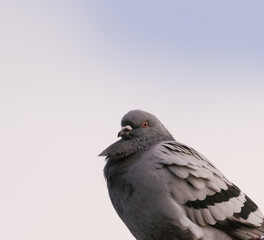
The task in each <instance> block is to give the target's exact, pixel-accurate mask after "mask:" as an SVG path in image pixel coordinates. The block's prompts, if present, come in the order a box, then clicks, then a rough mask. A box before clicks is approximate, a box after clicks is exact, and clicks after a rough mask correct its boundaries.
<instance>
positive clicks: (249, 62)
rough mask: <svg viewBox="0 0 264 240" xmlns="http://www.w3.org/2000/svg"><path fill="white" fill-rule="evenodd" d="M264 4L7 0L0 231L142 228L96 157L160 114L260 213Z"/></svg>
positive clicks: (74, 235) (1, 21) (0, 94)
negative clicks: (128, 218)
mask: <svg viewBox="0 0 264 240" xmlns="http://www.w3.org/2000/svg"><path fill="white" fill-rule="evenodd" d="M263 7H264V2H263V1H260V0H256V1H244V0H239V1H238V0H232V1H230V0H228V1H227V0H223V1H205V0H201V1H194V0H190V1H177V0H176V1H175V0H174V1H172V0H171V1H170V0H168V1H155V0H154V1H148V0H146V1H145V0H143V1H138V0H136V1H132V2H131V1H120V0H113V1H105V0H96V1H95V0H94V1H92V0H91V1H89V0H88V1H82V0H77V1H59V0H55V1H50V0H45V1H43V0H40V1H30V0H28V1H27V0H19V1H18V0H13V1H1V3H0V35H1V38H0V52H1V54H0V68H1V71H0V114H1V115H0V145H1V148H0V213H1V214H0V239H5V240H17V239H20V240H35V239H38V240H46V239H49V240H71V239H79V240H87V239H116V240H123V239H127V240H133V239H134V238H133V236H132V235H131V234H130V232H129V231H128V230H127V228H126V226H125V225H124V224H123V223H122V221H121V220H120V219H119V217H118V216H117V214H116V213H115V211H114V209H113V207H112V205H111V202H110V200H109V197H108V193H107V188H106V184H105V180H104V176H103V167H104V164H105V160H104V159H103V158H102V157H98V154H99V153H100V152H101V151H103V150H104V149H105V148H106V147H107V146H108V145H110V144H111V143H113V142H114V141H116V140H117V133H118V131H119V130H120V121H121V118H122V116H123V115H124V114H125V113H127V112H128V111H129V110H132V109H142V110H145V111H149V112H151V113H153V114H154V115H156V116H157V117H158V118H159V119H160V120H161V121H162V122H163V123H164V125H165V126H166V127H167V128H168V129H169V130H170V132H171V133H172V134H173V136H174V137H175V138H176V139H177V140H178V141H180V142H183V143H185V144H187V145H189V146H192V147H194V148H195V149H196V150H198V151H199V152H201V153H202V154H203V155H205V156H207V157H208V158H209V159H210V160H211V161H212V162H213V163H214V164H215V165H216V166H217V167H218V168H219V169H220V170H221V171H222V172H223V173H224V174H225V176H226V177H227V178H228V179H229V180H231V181H233V182H234V183H235V184H236V185H238V186H239V187H240V188H241V189H242V190H243V191H244V192H246V193H247V194H248V195H249V196H250V197H251V198H252V199H253V200H254V201H255V202H256V203H257V204H258V205H259V207H260V208H261V209H262V210H263V211H264V202H263V197H264V191H263V188H262V182H263V180H262V174H263V168H264V163H263V161H264V152H263V135H264V125H263V122H264V105H263V103H264V94H263V92H264V68H263V64H264V45H263V43H264V31H263V29H264V15H263Z"/></svg>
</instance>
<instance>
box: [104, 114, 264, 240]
mask: <svg viewBox="0 0 264 240" xmlns="http://www.w3.org/2000/svg"><path fill="white" fill-rule="evenodd" d="M121 125H122V126H121V127H122V128H121V131H120V132H119V133H118V137H120V139H119V140H118V141H116V142H115V143H113V144H112V145H110V146H109V147H108V148H106V149H105V150H104V151H103V152H102V153H101V154H100V155H99V156H104V157H105V158H106V164H105V167H104V175H105V179H106V182H107V188H108V192H109V196H110V199H111V202H112V204H113V207H114V208H115V210H116V212H117V214H118V215H119V217H120V218H121V219H122V221H123V222H124V223H125V225H126V226H127V228H128V229H129V230H130V232H131V233H132V235H133V236H134V237H135V238H136V239H137V240H186V239H188V240H190V239H191V240H194V239H201V240H231V239H244V240H257V239H264V224H263V218H264V216H263V214H262V213H261V211H260V210H259V208H258V206H257V205H256V204H255V203H254V202H253V201H252V200H251V199H250V198H249V197H248V196H247V195H246V194H245V193H243V192H242V191H241V190H240V189H239V188H238V187H237V186H236V185H235V184H233V183H232V182H230V181H229V180H228V179H227V178H226V177H225V176H224V175H223V174H222V173H221V172H220V171H219V170H218V169H217V168H216V167H215V166H214V165H213V164H212V163H211V162H210V161H209V160H208V159H207V158H206V157H204V156H203V155H202V154H200V153H199V152H197V151H196V150H194V149H193V148H191V147H189V146H187V145H185V144H182V143H180V142H178V141H176V140H175V139H174V138H173V136H172V135H171V134H170V132H169V131H168V130H167V129H166V128H165V126H164V125H163V124H162V123H161V122H160V121H159V120H158V118H156V117H155V116H154V115H152V114H150V113H148V112H145V111H142V110H132V111H129V112H128V113H127V114H126V115H125V116H124V117H123V118H122V121H121Z"/></svg>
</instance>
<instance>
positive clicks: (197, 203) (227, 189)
mask: <svg viewBox="0 0 264 240" xmlns="http://www.w3.org/2000/svg"><path fill="white" fill-rule="evenodd" d="M155 156H156V159H157V168H167V169H168V170H169V171H170V172H171V173H172V174H173V176H174V178H173V179H174V181H173V183H172V184H171V186H170V187H171V191H172V193H173V198H174V199H175V201H177V202H178V203H180V204H182V205H183V206H184V208H185V210H186V212H187V215H188V216H189V218H190V219H191V220H192V221H193V222H194V223H198V224H199V225H201V226H205V225H207V224H209V225H213V226H215V227H219V226H221V228H226V229H229V230H230V229H232V228H234V227H236V228H238V226H246V225H248V226H255V227H259V226H261V225H262V224H263V215H262V213H261V212H260V210H259V209H258V207H257V205H256V204H255V203H254V202H252V200H250V199H249V198H248V197H247V196H246V195H245V194H244V193H243V192H241V190H240V189H239V188H238V187H236V186H235V185H234V184H232V183H231V182H229V181H228V180H227V179H226V178H225V177H224V175H223V174H222V173H221V172H220V171H219V170H218V169H217V168H216V167H215V166H214V165H213V164H212V163H211V162H210V161H209V160H208V159H206V158H205V157H204V156H203V155H201V154H200V153H198V152H197V151H195V150H194V149H192V148H190V147H187V146H186V145H183V144H180V143H178V142H176V141H166V142H163V143H161V144H159V145H157V146H156V148H155Z"/></svg>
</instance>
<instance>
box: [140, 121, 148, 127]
mask: <svg viewBox="0 0 264 240" xmlns="http://www.w3.org/2000/svg"><path fill="white" fill-rule="evenodd" d="M141 126H142V127H143V128H147V127H148V126H149V124H148V122H147V121H145V122H143V123H142V124H141Z"/></svg>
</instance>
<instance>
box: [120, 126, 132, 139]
mask: <svg viewBox="0 0 264 240" xmlns="http://www.w3.org/2000/svg"><path fill="white" fill-rule="evenodd" d="M132 129H133V128H132V127H130V126H129V125H127V126H125V127H122V128H121V131H120V132H119V133H118V135H117V137H122V136H125V135H128V134H129V132H130V131H131V130H132Z"/></svg>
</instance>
